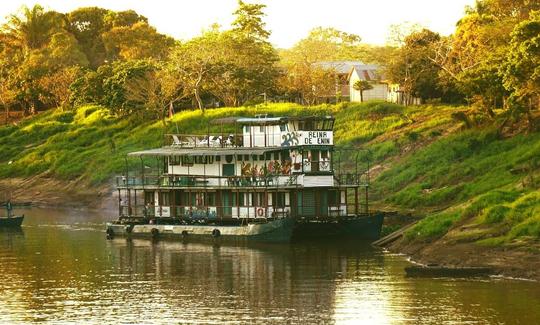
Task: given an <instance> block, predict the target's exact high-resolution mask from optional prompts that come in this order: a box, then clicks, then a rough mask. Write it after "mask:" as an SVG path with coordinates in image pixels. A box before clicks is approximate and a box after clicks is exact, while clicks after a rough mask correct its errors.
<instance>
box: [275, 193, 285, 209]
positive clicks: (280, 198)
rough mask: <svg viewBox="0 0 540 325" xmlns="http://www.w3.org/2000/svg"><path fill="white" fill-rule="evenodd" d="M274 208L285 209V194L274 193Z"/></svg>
mask: <svg viewBox="0 0 540 325" xmlns="http://www.w3.org/2000/svg"><path fill="white" fill-rule="evenodd" d="M276 194H277V195H276V206H277V207H280V208H283V207H285V193H284V192H278V193H276Z"/></svg>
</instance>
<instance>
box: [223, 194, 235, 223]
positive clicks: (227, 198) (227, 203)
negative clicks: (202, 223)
mask: <svg viewBox="0 0 540 325" xmlns="http://www.w3.org/2000/svg"><path fill="white" fill-rule="evenodd" d="M221 199H222V200H221V205H222V206H223V208H222V214H223V215H222V216H223V217H232V205H233V202H232V192H231V191H228V190H227V191H222V192H221Z"/></svg>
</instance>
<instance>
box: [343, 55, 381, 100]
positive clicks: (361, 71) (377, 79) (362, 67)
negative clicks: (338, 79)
mask: <svg viewBox="0 0 540 325" xmlns="http://www.w3.org/2000/svg"><path fill="white" fill-rule="evenodd" d="M358 81H367V82H368V83H369V84H370V85H371V87H372V88H371V89H368V90H364V91H362V93H361V92H360V90H356V89H355V87H354V85H355V83H356V82H358ZM347 82H348V85H349V94H350V101H351V102H361V101H364V102H365V101H368V100H373V99H378V100H389V98H390V96H389V92H388V90H389V89H388V83H387V82H385V81H384V80H383V78H382V76H381V74H380V72H379V66H377V65H374V64H356V65H353V66H352V67H351V69H350V70H349V73H348V75H347Z"/></svg>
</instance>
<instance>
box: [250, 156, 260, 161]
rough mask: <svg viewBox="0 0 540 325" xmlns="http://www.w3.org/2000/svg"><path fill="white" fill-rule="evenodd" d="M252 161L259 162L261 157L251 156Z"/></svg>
mask: <svg viewBox="0 0 540 325" xmlns="http://www.w3.org/2000/svg"><path fill="white" fill-rule="evenodd" d="M251 159H252V160H253V161H257V160H259V156H258V155H251Z"/></svg>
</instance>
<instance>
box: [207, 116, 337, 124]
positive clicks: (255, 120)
mask: <svg viewBox="0 0 540 325" xmlns="http://www.w3.org/2000/svg"><path fill="white" fill-rule="evenodd" d="M309 120H312V121H326V120H334V117H333V116H329V115H326V116H314V115H312V116H287V117H273V116H267V115H261V116H256V117H225V118H220V119H215V120H213V121H212V124H233V123H238V124H241V125H278V124H283V123H287V122H289V121H309Z"/></svg>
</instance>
